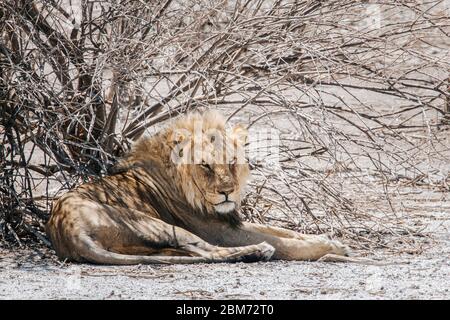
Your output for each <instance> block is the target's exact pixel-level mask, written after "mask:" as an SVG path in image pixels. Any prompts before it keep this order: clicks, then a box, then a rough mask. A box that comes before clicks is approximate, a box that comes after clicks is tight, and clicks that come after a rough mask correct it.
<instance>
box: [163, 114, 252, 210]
mask: <svg viewBox="0 0 450 320" xmlns="http://www.w3.org/2000/svg"><path fill="white" fill-rule="evenodd" d="M166 138H167V139H168V140H167V142H168V145H169V146H170V149H171V156H170V161H171V162H172V163H173V164H174V166H175V168H176V170H177V172H178V174H179V177H180V180H181V181H180V183H181V188H182V190H183V193H184V195H185V197H186V199H187V201H188V202H189V203H190V204H191V205H192V206H193V207H194V208H198V209H202V210H204V211H206V212H207V213H215V214H217V215H227V214H230V213H233V212H235V211H236V210H237V209H238V207H239V205H240V202H241V195H242V191H243V187H244V186H245V184H246V182H247V180H248V176H249V167H248V163H247V162H246V160H245V155H244V144H245V141H246V138H247V131H246V129H244V128H243V127H242V126H239V125H238V126H236V127H234V128H233V129H231V128H226V124H225V119H224V118H223V116H222V115H221V114H219V113H218V112H212V111H209V112H206V113H204V114H202V115H201V114H199V113H193V114H189V115H187V116H185V117H184V118H182V119H180V120H178V121H176V122H175V123H174V126H172V127H171V128H170V129H169V130H168V132H167V135H166Z"/></svg>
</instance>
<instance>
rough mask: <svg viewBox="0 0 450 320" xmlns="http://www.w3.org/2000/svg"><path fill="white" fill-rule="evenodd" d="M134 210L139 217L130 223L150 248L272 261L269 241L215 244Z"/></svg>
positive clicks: (220, 259) (219, 259) (215, 258)
mask: <svg viewBox="0 0 450 320" xmlns="http://www.w3.org/2000/svg"><path fill="white" fill-rule="evenodd" d="M127 210H128V209H127ZM133 212H134V214H135V215H136V216H139V219H137V221H138V222H134V221H132V222H130V224H131V229H132V230H133V232H134V233H135V234H136V236H137V237H138V238H140V239H141V240H142V243H144V244H146V245H148V246H149V247H151V248H154V247H155V246H156V247H158V246H164V247H165V248H166V249H167V248H168V249H170V250H166V253H167V254H169V255H170V254H171V252H172V253H177V251H179V252H180V253H181V254H182V253H185V254H188V255H191V256H199V257H203V258H206V259H209V260H210V262H234V261H246V262H250V261H259V260H269V259H270V258H271V256H272V254H273V251H274V249H273V247H271V246H270V245H268V244H266V243H258V244H251V245H248V246H247V245H246V246H237V247H218V246H214V245H212V244H210V243H208V242H206V241H204V240H202V239H201V238H200V237H198V236H196V235H195V234H193V233H191V232H189V231H187V230H185V229H183V228H180V227H177V226H174V225H171V224H168V223H166V222H164V221H162V220H160V219H157V218H153V217H148V216H146V215H145V213H141V212H139V211H136V210H134V211H133ZM173 250H174V251H173Z"/></svg>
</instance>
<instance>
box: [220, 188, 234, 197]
mask: <svg viewBox="0 0 450 320" xmlns="http://www.w3.org/2000/svg"><path fill="white" fill-rule="evenodd" d="M233 191H234V188H233V187H229V188H224V189H221V190H219V193H220V194H223V195H224V196H225V198H226V199H227V200H228V195H229V194H230V193H232V192H233Z"/></svg>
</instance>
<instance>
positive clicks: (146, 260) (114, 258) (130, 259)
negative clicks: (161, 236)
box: [76, 235, 212, 265]
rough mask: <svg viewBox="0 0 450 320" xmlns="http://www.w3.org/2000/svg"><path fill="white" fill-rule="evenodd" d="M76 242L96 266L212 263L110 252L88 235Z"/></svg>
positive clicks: (196, 258)
mask: <svg viewBox="0 0 450 320" xmlns="http://www.w3.org/2000/svg"><path fill="white" fill-rule="evenodd" d="M79 240H80V241H76V246H77V247H78V248H77V250H76V251H78V252H79V253H81V256H82V258H83V259H84V260H86V261H88V262H91V263H96V264H112V265H133V264H191V263H207V262H212V261H211V259H208V258H206V257H191V256H156V255H155V256H141V255H128V254H120V253H115V252H111V251H108V250H106V249H104V248H102V247H101V246H100V245H98V244H97V243H96V242H95V241H93V240H92V239H91V238H90V237H89V236H88V235H81V236H80V238H79Z"/></svg>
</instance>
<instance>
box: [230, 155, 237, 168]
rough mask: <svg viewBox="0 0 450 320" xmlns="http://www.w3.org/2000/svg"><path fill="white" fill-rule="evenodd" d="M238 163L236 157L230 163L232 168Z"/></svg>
mask: <svg viewBox="0 0 450 320" xmlns="http://www.w3.org/2000/svg"><path fill="white" fill-rule="evenodd" d="M236 162H237V159H236V157H234V158H233V160H231V161H230V166H231V167H232V166H234V165H235V164H236Z"/></svg>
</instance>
